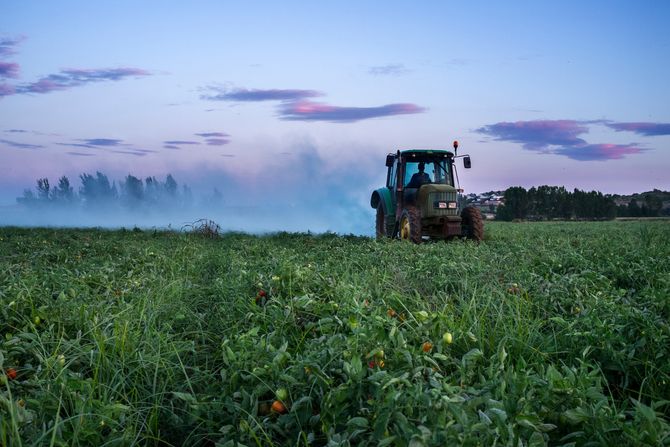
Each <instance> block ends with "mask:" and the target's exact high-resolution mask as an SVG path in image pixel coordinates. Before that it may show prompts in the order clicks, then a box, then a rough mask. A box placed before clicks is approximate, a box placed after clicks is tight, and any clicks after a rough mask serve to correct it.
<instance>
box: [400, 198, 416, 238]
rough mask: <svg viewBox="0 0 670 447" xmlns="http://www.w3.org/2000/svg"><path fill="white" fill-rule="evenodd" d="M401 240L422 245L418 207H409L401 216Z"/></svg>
mask: <svg viewBox="0 0 670 447" xmlns="http://www.w3.org/2000/svg"><path fill="white" fill-rule="evenodd" d="M400 239H403V240H407V241H412V242H414V243H415V244H420V243H421V216H420V214H419V210H418V209H417V208H416V207H413V206H408V207H407V208H405V209H404V210H402V214H401V215H400Z"/></svg>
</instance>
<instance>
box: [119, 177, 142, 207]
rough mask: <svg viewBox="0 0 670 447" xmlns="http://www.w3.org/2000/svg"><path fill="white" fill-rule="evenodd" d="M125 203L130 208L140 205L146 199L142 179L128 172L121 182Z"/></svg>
mask: <svg viewBox="0 0 670 447" xmlns="http://www.w3.org/2000/svg"><path fill="white" fill-rule="evenodd" d="M121 191H122V199H123V204H124V205H126V206H127V207H129V208H136V207H138V206H139V205H140V204H141V203H142V201H143V200H144V185H143V184H142V180H140V179H138V178H137V177H135V176H133V175H130V174H128V176H127V177H126V179H125V181H124V182H123V183H122V184H121Z"/></svg>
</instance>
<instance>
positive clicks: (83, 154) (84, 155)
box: [66, 152, 95, 157]
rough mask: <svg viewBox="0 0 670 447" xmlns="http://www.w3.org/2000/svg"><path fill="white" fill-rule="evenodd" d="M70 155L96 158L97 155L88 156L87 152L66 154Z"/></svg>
mask: <svg viewBox="0 0 670 447" xmlns="http://www.w3.org/2000/svg"><path fill="white" fill-rule="evenodd" d="M66 153H67V154H68V155H74V156H77V157H94V156H95V154H87V153H85V152H66Z"/></svg>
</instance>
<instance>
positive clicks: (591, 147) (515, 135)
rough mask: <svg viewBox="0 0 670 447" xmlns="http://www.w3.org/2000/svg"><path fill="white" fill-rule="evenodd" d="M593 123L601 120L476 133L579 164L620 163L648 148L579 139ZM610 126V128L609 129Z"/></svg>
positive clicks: (492, 127)
mask: <svg viewBox="0 0 670 447" xmlns="http://www.w3.org/2000/svg"><path fill="white" fill-rule="evenodd" d="M590 124H603V122H602V121H576V120H536V121H516V122H500V123H496V124H489V125H486V126H484V127H481V128H479V129H477V130H476V132H478V133H481V134H485V135H489V136H492V137H494V139H495V140H497V141H511V142H513V143H519V144H521V145H522V146H523V148H524V149H527V150H531V151H535V152H540V153H545V154H554V155H563V156H566V157H568V158H571V159H573V160H577V161H606V160H618V159H621V158H624V156H625V155H631V154H639V153H641V152H643V151H646V150H647V149H645V148H641V147H639V146H638V145H637V144H627V145H626V144H606V143H603V144H589V143H587V142H586V141H585V140H584V139H582V138H580V137H579V136H580V135H582V134H586V133H588V132H589V125H590ZM610 127H611V126H610Z"/></svg>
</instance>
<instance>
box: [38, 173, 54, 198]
mask: <svg viewBox="0 0 670 447" xmlns="http://www.w3.org/2000/svg"><path fill="white" fill-rule="evenodd" d="M50 197H51V194H50V188H49V179H48V178H41V179H37V198H38V200H41V201H42V202H48V201H49V199H50Z"/></svg>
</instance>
